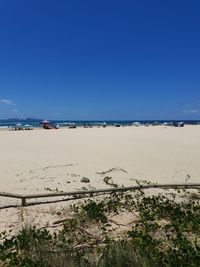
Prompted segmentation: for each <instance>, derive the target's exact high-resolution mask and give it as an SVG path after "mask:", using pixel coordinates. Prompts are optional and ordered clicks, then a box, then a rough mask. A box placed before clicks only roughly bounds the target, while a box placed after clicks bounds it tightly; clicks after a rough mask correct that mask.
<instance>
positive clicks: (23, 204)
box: [22, 197, 26, 207]
mask: <svg viewBox="0 0 200 267" xmlns="http://www.w3.org/2000/svg"><path fill="white" fill-rule="evenodd" d="M25 206H26V198H25V197H22V207H25Z"/></svg>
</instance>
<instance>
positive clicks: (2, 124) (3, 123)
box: [0, 119, 200, 128]
mask: <svg viewBox="0 0 200 267" xmlns="http://www.w3.org/2000/svg"><path fill="white" fill-rule="evenodd" d="M41 122H42V120H40V119H8V120H0V128H12V127H15V126H16V125H17V124H18V125H19V124H21V125H22V126H25V125H26V126H28V125H29V126H32V127H33V128H40V127H41V126H42V125H41ZM50 122H51V124H52V125H59V127H67V126H69V125H71V124H75V125H76V126H77V127H84V126H87V127H93V126H102V125H103V124H106V125H107V126H114V125H116V124H117V125H120V126H131V125H134V124H136V125H174V124H176V123H179V122H183V123H184V124H185V125H200V120H137V121H136V120H96V121H94V120H91V121H88V120H52V121H50Z"/></svg>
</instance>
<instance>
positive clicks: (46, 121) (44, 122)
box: [41, 120, 50, 124]
mask: <svg viewBox="0 0 200 267" xmlns="http://www.w3.org/2000/svg"><path fill="white" fill-rule="evenodd" d="M41 123H42V124H49V123H50V121H48V120H43V121H42V122H41Z"/></svg>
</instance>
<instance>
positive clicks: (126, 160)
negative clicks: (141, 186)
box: [0, 126, 200, 229]
mask: <svg viewBox="0 0 200 267" xmlns="http://www.w3.org/2000/svg"><path fill="white" fill-rule="evenodd" d="M199 136H200V126H185V127H184V128H174V127H164V126H156V127H145V126H141V127H121V128H115V127H107V128H86V129H85V128H77V129H59V130H33V131H0V148H1V153H0V162H1V172H0V191H1V192H9V193H22V194H28V193H39V192H40V193H42V192H43V193H47V192H57V191H58V192H59V191H72V190H80V189H81V188H83V187H84V188H96V189H98V188H106V187H108V185H106V184H105V182H104V181H103V179H104V177H105V176H109V177H112V180H113V182H114V183H117V184H118V185H121V186H122V185H124V186H128V185H134V184H136V181H135V180H136V179H138V180H148V181H150V182H154V183H179V182H180V183H184V182H186V181H188V180H189V182H198V181H199V178H200V164H199V162H200V138H199ZM82 177H87V178H89V179H90V183H88V184H85V183H81V178H82ZM12 203H14V200H11V199H8V198H1V207H3V206H4V205H7V204H12ZM51 205H53V204H51ZM51 205H42V206H40V207H39V208H38V206H34V207H27V208H24V212H25V213H27V217H28V216H29V215H28V211H30V212H31V214H34V211H35V210H37V211H38V210H39V209H42V210H43V211H44V210H47V209H49V207H50V206H51ZM59 205H62V204H56V209H57V208H58V207H59ZM51 207H52V206H51ZM54 207H55V205H54ZM18 212H19V209H16V208H12V209H1V210H0V213H1V216H0V217H1V218H4V219H1V222H0V228H2V229H3V228H4V227H5V226H8V224H10V225H11V226H13V225H14V222H17V221H18V220H17V214H18ZM20 212H21V211H20ZM11 215H12V218H13V219H10V218H11ZM5 218H7V219H5ZM12 220H14V221H13V223H11V221H12Z"/></svg>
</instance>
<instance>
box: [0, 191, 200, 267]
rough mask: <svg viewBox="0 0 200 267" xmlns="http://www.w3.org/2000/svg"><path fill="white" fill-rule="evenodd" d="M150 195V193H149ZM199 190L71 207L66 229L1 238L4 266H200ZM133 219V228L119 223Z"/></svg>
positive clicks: (123, 196)
mask: <svg viewBox="0 0 200 267" xmlns="http://www.w3.org/2000/svg"><path fill="white" fill-rule="evenodd" d="M148 193H149V192H148ZM199 195H200V194H199V191H198V190H195V191H192V192H191V193H190V192H189V191H186V190H181V191H180V190H178V191H176V192H172V191H166V192H165V194H156V195H154V196H152V195H150V194H149V195H148V194H147V193H146V194H144V192H141V191H137V192H130V193H117V194H116V193H115V194H112V195H111V196H110V197H105V198H99V199H98V198H97V199H95V200H91V199H89V200H86V201H85V202H82V203H79V204H77V205H73V206H71V212H70V214H69V217H68V218H66V220H63V223H62V227H61V228H59V229H57V230H55V231H54V232H50V231H49V230H47V229H37V228H36V227H35V226H26V227H24V228H23V229H22V230H21V231H20V232H19V233H18V234H16V235H15V236H12V237H10V236H9V235H8V234H7V233H2V234H1V236H0V239H1V244H0V263H1V264H2V266H12V267H14V266H26V267H28V266H41V267H43V266H44V267H45V266H50V267H51V266H52V267H53V266H54V267H56V266H63V267H64V266H66V267H72V266H74V267H85V266H86V267H148V266H150V267H151V266H152V267H156V266H163V267H165V266H166V267H168V266H174V267H177V266H182V267H186V266H187V267H189V266H190V267H194V266H199V262H200V202H199V201H200V198H199ZM124 214H127V215H133V217H134V218H135V219H134V220H133V221H132V222H131V223H126V224H125V223H124V222H122V221H121V222H120V221H118V222H116V220H114V219H113V218H115V217H116V216H118V218H120V216H121V218H123V216H124Z"/></svg>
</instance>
